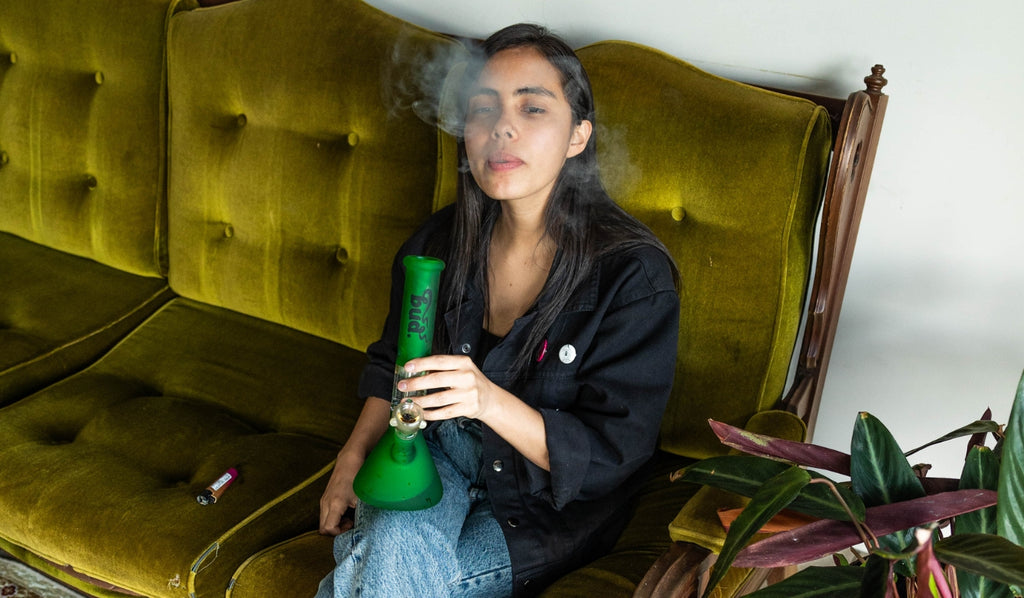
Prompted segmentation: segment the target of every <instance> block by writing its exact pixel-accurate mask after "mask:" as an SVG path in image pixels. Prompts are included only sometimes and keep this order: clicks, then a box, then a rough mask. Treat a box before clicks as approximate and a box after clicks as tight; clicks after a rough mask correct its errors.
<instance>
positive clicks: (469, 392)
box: [398, 355, 501, 421]
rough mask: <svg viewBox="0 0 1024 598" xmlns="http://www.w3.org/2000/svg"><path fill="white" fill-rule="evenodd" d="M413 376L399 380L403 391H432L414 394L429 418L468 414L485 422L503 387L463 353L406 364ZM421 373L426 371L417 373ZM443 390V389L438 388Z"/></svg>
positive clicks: (469, 416)
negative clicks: (490, 378) (418, 374)
mask: <svg viewBox="0 0 1024 598" xmlns="http://www.w3.org/2000/svg"><path fill="white" fill-rule="evenodd" d="M405 371H406V372H407V373H409V374H410V375H412V376H414V377H412V378H407V379H405V380H402V381H401V382H399V383H398V390H400V391H402V392H418V391H426V390H431V391H434V392H431V394H428V395H426V396H421V397H414V399H413V400H415V401H416V404H417V405H419V406H420V407H422V408H423V410H424V419H426V420H427V421H435V420H443V419H452V418H454V417H468V418H472V419H479V420H481V421H484V419H485V417H486V413H487V410H488V408H489V407H493V406H494V403H495V401H496V400H497V399H496V394H497V393H498V392H499V391H501V388H500V387H498V386H497V385H495V384H494V383H493V382H491V381H490V380H489V379H488V378H487V376H485V375H484V374H483V372H481V371H480V370H479V368H477V367H476V364H475V363H473V360H472V359H470V358H469V357H466V356H461V355H432V356H430V357H422V358H420V359H413V360H412V361H410V362H409V363H407V364H405ZM418 372H426V373H425V374H423V375H420V376H416V374H417V373H418ZM438 389H440V390H438Z"/></svg>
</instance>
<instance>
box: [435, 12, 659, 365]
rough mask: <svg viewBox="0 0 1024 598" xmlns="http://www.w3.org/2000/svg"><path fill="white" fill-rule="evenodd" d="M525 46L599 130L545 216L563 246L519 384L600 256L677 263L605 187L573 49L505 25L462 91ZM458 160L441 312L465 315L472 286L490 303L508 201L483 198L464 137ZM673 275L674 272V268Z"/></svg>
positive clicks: (522, 357)
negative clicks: (491, 263) (495, 241)
mask: <svg viewBox="0 0 1024 598" xmlns="http://www.w3.org/2000/svg"><path fill="white" fill-rule="evenodd" d="M521 47H530V48H534V49H536V50H538V51H539V52H540V53H541V54H542V55H543V56H544V57H545V58H547V60H548V62H550V63H551V65H552V66H554V67H555V69H556V70H558V72H559V73H560V75H561V79H562V87H563V93H564V95H565V97H566V99H567V100H568V102H569V106H570V108H571V109H572V115H573V126H577V125H579V124H580V122H581V121H583V120H589V121H590V122H591V123H593V125H594V133H592V134H591V136H590V140H589V141H588V143H587V146H586V148H585V149H584V150H583V151H582V152H581V153H580V154H578V155H576V156H575V157H573V158H569V159H568V160H566V163H565V166H564V167H563V168H562V172H561V173H560V174H559V177H558V180H557V181H556V183H555V186H554V188H553V189H552V191H551V197H550V198H549V200H548V204H547V210H546V213H545V222H546V228H547V234H548V236H550V237H551V239H553V240H554V241H555V242H556V244H557V246H558V249H557V253H556V256H555V260H554V263H553V264H552V265H551V271H550V272H549V274H548V278H547V281H546V282H545V284H544V288H543V290H542V291H541V293H540V297H539V298H538V300H537V302H536V304H535V306H534V309H536V311H537V313H536V316H535V319H534V321H533V324H532V326H531V328H530V331H529V333H528V334H527V338H526V342H525V343H524V344H523V345H522V346H521V347H520V348H519V352H518V354H517V356H516V359H515V361H514V362H513V364H512V366H511V371H510V372H509V375H510V378H511V380H512V381H513V382H514V383H515V382H522V380H523V375H524V374H525V373H526V370H527V368H528V366H529V365H530V362H531V358H532V357H533V355H534V352H535V350H536V347H537V346H538V345H539V344H540V343H541V341H542V340H543V338H544V335H545V334H546V333H547V330H548V329H549V328H550V327H551V324H552V323H553V322H554V321H555V318H556V317H557V316H558V314H559V313H560V312H561V311H562V309H564V307H565V306H566V304H567V303H568V301H569V299H570V298H571V297H572V295H573V293H574V291H575V290H576V288H577V287H578V286H579V284H580V283H581V282H583V281H584V280H585V279H586V277H587V275H588V274H589V273H590V271H591V269H592V268H593V267H594V264H595V263H596V261H597V260H598V259H600V258H601V257H602V256H604V255H606V254H609V253H613V252H617V251H622V250H625V249H629V248H631V247H635V246H639V245H651V246H655V247H658V248H660V249H661V250H662V251H663V252H664V253H665V255H666V256H668V258H669V261H670V262H671V256H670V255H669V253H668V250H667V249H665V247H664V245H662V243H661V242H660V241H659V240H658V239H657V237H655V236H654V234H653V233H652V232H651V231H650V230H649V229H648V228H647V227H646V226H644V225H643V224H641V223H640V222H639V221H638V220H636V219H635V218H633V217H632V216H630V215H629V214H627V213H626V212H625V211H624V210H623V209H622V208H620V207H619V206H618V205H617V204H616V203H615V202H614V201H613V200H612V198H611V197H609V195H608V193H607V192H606V191H605V189H604V187H603V186H602V184H601V179H600V176H599V170H598V164H597V146H596V137H597V136H596V130H597V126H596V125H597V123H596V121H595V116H594V96H593V92H592V90H591V88H590V78H589V77H588V76H587V73H586V71H585V70H584V68H583V65H582V64H581V63H580V60H579V58H578V57H577V56H576V53H575V52H573V50H572V48H570V47H569V45H568V44H566V43H565V42H564V41H562V40H561V39H560V38H558V37H557V36H555V35H553V34H551V33H550V32H549V31H548V30H547V29H545V28H544V27H540V26H537V25H531V24H518V25H512V26H509V27H506V28H504V29H502V30H500V31H498V32H496V33H495V34H494V35H492V36H490V37H489V38H487V40H485V41H484V42H483V43H482V45H481V46H480V47H479V49H480V51H481V53H482V56H481V57H480V58H479V60H476V61H474V62H473V63H472V64H471V65H470V66H469V67H468V68H467V69H466V75H465V78H464V81H465V84H464V85H463V86H462V89H463V90H466V89H469V87H470V84H471V83H472V82H474V81H475V80H476V79H477V77H478V76H479V74H480V72H481V70H482V69H483V66H484V64H485V63H486V61H487V60H489V59H490V58H491V57H493V56H494V55H495V54H497V53H498V52H501V51H502V50H508V49H511V48H521ZM463 95H464V94H463ZM465 113H466V98H465V97H463V98H461V100H460V105H459V114H461V115H464V114H465ZM459 156H460V163H461V164H463V167H462V168H461V170H460V172H461V176H460V180H459V198H458V201H457V204H456V208H455V215H454V225H453V226H452V228H451V237H450V238H449V239H446V241H447V243H446V245H447V247H446V248H445V249H444V250H443V254H444V257H445V261H446V262H447V263H448V268H447V269H446V272H445V276H444V277H443V279H444V283H442V289H441V291H442V303H441V307H442V309H444V310H445V311H447V310H449V309H455V310H459V308H460V304H461V302H462V300H463V292H464V289H466V288H467V284H468V283H470V282H471V281H472V282H473V283H475V284H476V285H477V286H478V287H479V288H480V289H482V290H483V293H484V305H485V306H487V305H489V303H488V291H487V260H488V250H489V247H490V237H491V231H492V229H493V227H494V223H495V222H496V221H497V219H498V216H499V214H500V212H501V203H500V202H498V201H495V200H493V199H491V198H489V197H487V195H486V194H484V192H483V191H482V190H481V189H480V187H479V185H477V183H476V180H474V178H473V176H472V174H471V173H470V172H469V168H468V167H467V166H465V165H466V164H467V158H466V147H465V143H464V140H462V139H460V141H459ZM673 272H674V274H675V266H674V265H673ZM676 276H677V274H676ZM485 309H486V307H485ZM442 328H443V327H442ZM439 332H441V331H439ZM441 336H442V337H443V336H445V334H444V332H441ZM439 340H440V341H441V342H442V343H443V344H442V346H446V345H447V344H448V342H449V339H447V338H442V339H439Z"/></svg>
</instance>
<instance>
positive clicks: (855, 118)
mask: <svg viewBox="0 0 1024 598" xmlns="http://www.w3.org/2000/svg"><path fill="white" fill-rule="evenodd" d="M884 73H885V68H884V67H882V65H875V66H874V67H873V68H872V69H871V74H870V75H868V76H867V77H865V78H864V83H865V85H866V89H864V90H861V91H856V92H854V93H852V94H850V96H849V97H848V98H847V99H846V100H845V101H844V100H842V99H836V98H827V97H822V96H813V95H809V94H803V93H799V92H792V91H785V90H773V91H780V92H781V93H785V94H787V95H793V96H798V97H803V98H806V99H809V100H811V101H813V102H815V103H817V104H819V105H821V106H824V107H825V109H826V110H828V113H829V116H830V117H831V119H832V130H833V131H834V134H835V136H834V139H833V146H832V161H831V165H830V166H829V172H828V179H827V181H826V185H825V195H824V199H823V203H822V208H821V216H820V225H819V233H818V253H817V258H816V260H815V265H814V277H813V281H812V283H811V288H810V300H809V302H808V304H807V305H808V307H807V314H806V316H805V322H804V334H803V339H802V342H801V345H800V349H799V354H798V357H797V362H796V372H795V378H794V380H793V383H792V385H791V386H790V390H789V392H788V393H787V394H786V396H785V397H784V398H783V399H782V400H781V404H780V405H779V407H780V408H782V409H786V410H788V411H791V412H793V413H795V414H797V415H798V416H799V417H800V418H801V419H803V420H804V422H805V423H806V424H807V430H808V432H807V435H808V439H810V438H811V435H812V434H813V431H814V422H815V419H817V415H818V407H819V403H820V401H821V394H822V390H823V388H824V384H825V374H826V372H827V370H828V364H829V360H830V358H831V356H832V345H833V342H834V340H835V335H836V327H837V324H838V322H839V311H840V308H841V307H842V303H843V296H844V295H845V293H846V282H847V279H848V278H849V273H850V264H851V262H852V260H853V249H854V245H855V244H856V240H857V232H858V230H859V228H860V220H861V215H862V213H863V211H864V200H865V197H866V196H867V190H868V183H869V181H870V179H871V170H872V167H873V166H874V162H875V152H876V150H877V148H878V138H879V135H880V132H881V128H882V121H883V119H884V117H885V109H886V105H887V103H888V101H889V97H888V95H886V94H884V93H882V88H883V87H884V86H885V85H886V83H887V81H886V79H885V78H884V77H883V76H882V75H883V74H884ZM716 558H717V555H715V554H714V553H712V552H711V551H709V550H708V549H706V548H703V547H701V546H698V545H696V544H691V543H688V542H675V543H674V544H673V545H672V546H671V547H670V548H669V549H668V550H667V551H666V552H665V553H664V554H663V555H662V556H661V558H659V559H658V561H657V562H655V564H654V565H653V566H652V567H651V569H650V570H648V572H647V574H646V576H645V577H644V578H643V580H642V581H641V582H640V585H639V586H638V587H637V589H636V591H635V592H634V594H633V595H634V597H635V598H670V597H671V598H692V597H696V596H699V595H700V593H701V592H703V589H704V586H705V585H706V584H707V580H708V573H709V570H710V569H711V566H712V565H713V564H714V562H715V559H716ZM790 573H791V571H790V570H788V569H783V570H774V569H763V570H760V569H759V570H754V571H753V573H752V574H751V575H750V576H749V577H748V579H747V580H746V582H745V583H744V585H743V587H742V588H740V590H739V592H738V593H737V595H743V594H746V593H749V592H752V591H754V590H756V589H757V588H759V587H761V586H763V585H764V584H765V583H772V582H774V581H777V580H779V579H782V578H784V577H785V576H787V575H788V574H790Z"/></svg>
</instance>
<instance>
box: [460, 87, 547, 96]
mask: <svg viewBox="0 0 1024 598" xmlns="http://www.w3.org/2000/svg"><path fill="white" fill-rule="evenodd" d="M512 95H513V96H526V95H538V96H547V97H549V98H556V99H557V98H558V96H556V95H555V93H554V92H553V91H551V90H550V89H548V88H546V87H544V86H542V85H527V86H524V87H520V88H519V89H517V90H515V92H513V94H512ZM477 96H492V97H498V91H497V90H495V89H491V88H490V87H480V88H478V89H477V90H476V91H475V92H473V93H472V94H471V95H470V96H469V97H471V98H474V97H477Z"/></svg>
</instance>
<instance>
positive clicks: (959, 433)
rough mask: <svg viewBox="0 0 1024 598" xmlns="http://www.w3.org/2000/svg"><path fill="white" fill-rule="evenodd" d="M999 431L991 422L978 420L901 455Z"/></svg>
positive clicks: (907, 455)
mask: <svg viewBox="0 0 1024 598" xmlns="http://www.w3.org/2000/svg"><path fill="white" fill-rule="evenodd" d="M998 431H999V424H998V423H996V422H994V421H991V420H978V421H976V422H972V423H970V424H967V425H966V426H964V427H962V428H959V429H956V430H953V431H952V432H950V433H949V434H946V435H945V436H943V437H942V438H937V439H935V440H933V441H931V442H929V443H927V444H922V445H921V446H919V447H917V448H916V449H913V450H909V451H907V452H905V453H903V456H904V457H909V456H910V455H913V454H914V453H916V452H918V451H920V450H923V449H926V448H928V447H930V446H932V445H934V444H939V443H942V442H946V441H947V440H955V439H957V438H963V437H964V436H974V435H975V434H994V433H996V432H998Z"/></svg>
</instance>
